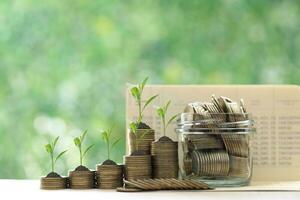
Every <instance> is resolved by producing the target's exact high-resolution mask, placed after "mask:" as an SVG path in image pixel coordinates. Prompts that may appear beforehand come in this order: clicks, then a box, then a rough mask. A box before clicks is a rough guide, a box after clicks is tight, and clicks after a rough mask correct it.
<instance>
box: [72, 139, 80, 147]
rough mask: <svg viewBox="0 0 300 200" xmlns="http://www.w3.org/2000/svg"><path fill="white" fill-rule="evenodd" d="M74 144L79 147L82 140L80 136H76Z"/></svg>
mask: <svg viewBox="0 0 300 200" xmlns="http://www.w3.org/2000/svg"><path fill="white" fill-rule="evenodd" d="M74 144H75V145H76V146H78V147H79V146H80V145H81V141H80V139H79V138H78V137H76V138H74Z"/></svg>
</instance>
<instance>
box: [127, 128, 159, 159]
mask: <svg viewBox="0 0 300 200" xmlns="http://www.w3.org/2000/svg"><path fill="white" fill-rule="evenodd" d="M154 140H155V134H154V130H153V129H137V132H136V134H133V133H132V132H131V131H130V130H129V153H130V154H131V153H133V152H135V151H137V150H139V151H143V152H144V153H145V154H148V155H149V154H150V151H151V143H152V142H153V141H154ZM137 144H138V145H137Z"/></svg>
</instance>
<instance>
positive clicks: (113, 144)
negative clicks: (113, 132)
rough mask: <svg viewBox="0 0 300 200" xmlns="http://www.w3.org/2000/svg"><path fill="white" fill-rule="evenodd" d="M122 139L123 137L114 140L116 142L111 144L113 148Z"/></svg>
mask: <svg viewBox="0 0 300 200" xmlns="http://www.w3.org/2000/svg"><path fill="white" fill-rule="evenodd" d="M120 140H121V138H119V139H117V140H116V141H114V143H112V145H111V148H114V146H116V145H117V144H118V143H119V142H120Z"/></svg>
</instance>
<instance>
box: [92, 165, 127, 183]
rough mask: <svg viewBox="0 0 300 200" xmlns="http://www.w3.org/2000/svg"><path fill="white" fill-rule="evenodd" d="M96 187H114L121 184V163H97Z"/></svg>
mask: <svg viewBox="0 0 300 200" xmlns="http://www.w3.org/2000/svg"><path fill="white" fill-rule="evenodd" d="M97 180H98V188H100V189H114V188H117V187H121V186H122V185H123V165H103V164H102V165H98V166H97Z"/></svg>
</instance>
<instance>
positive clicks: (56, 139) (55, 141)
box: [52, 136, 59, 149]
mask: <svg viewBox="0 0 300 200" xmlns="http://www.w3.org/2000/svg"><path fill="white" fill-rule="evenodd" d="M58 139H59V136H58V137H56V138H55V140H54V142H53V145H52V147H53V149H54V148H55V146H56V144H57V141H58Z"/></svg>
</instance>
